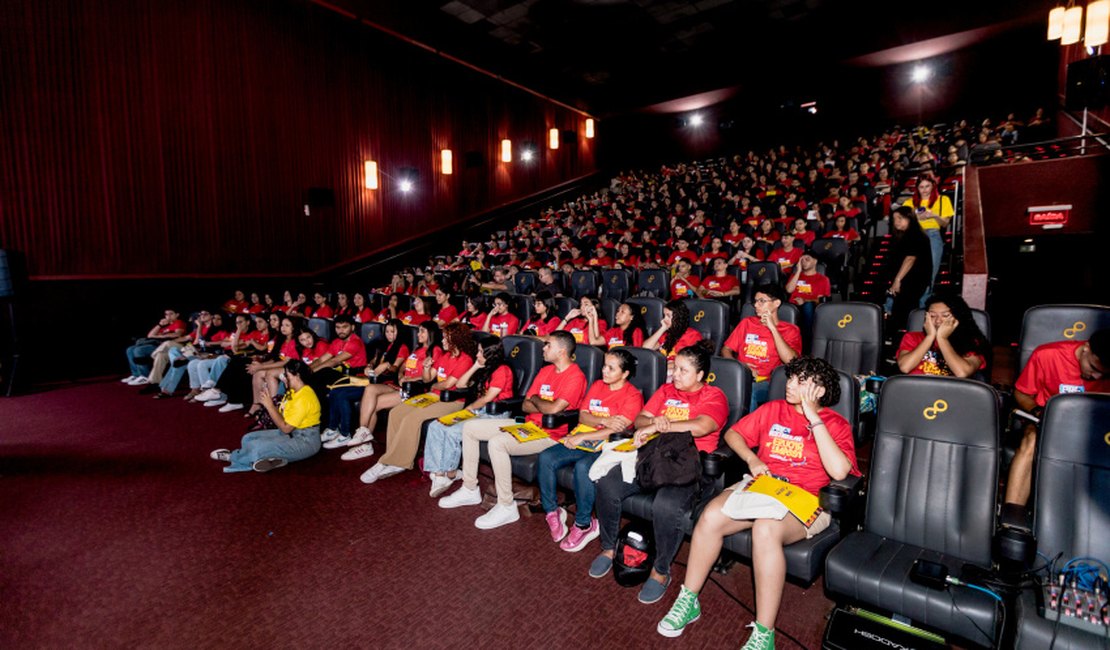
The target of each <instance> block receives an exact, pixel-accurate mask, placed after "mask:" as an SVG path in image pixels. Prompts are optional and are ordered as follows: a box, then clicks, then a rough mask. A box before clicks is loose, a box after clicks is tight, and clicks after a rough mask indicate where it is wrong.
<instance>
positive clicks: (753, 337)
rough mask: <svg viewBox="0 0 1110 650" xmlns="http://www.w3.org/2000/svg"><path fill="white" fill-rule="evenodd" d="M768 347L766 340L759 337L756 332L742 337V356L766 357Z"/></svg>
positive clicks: (752, 357)
mask: <svg viewBox="0 0 1110 650" xmlns="http://www.w3.org/2000/svg"><path fill="white" fill-rule="evenodd" d="M768 349H769V346H768V345H767V341H764V340H763V339H761V338H759V335H758V334H748V335H746V336H745V337H744V356H746V357H748V358H751V359H766V358H767V351H768Z"/></svg>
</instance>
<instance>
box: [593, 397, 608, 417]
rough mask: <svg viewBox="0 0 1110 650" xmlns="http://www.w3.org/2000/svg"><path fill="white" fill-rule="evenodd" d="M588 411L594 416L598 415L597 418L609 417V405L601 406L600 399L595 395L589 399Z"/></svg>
mask: <svg viewBox="0 0 1110 650" xmlns="http://www.w3.org/2000/svg"><path fill="white" fill-rule="evenodd" d="M589 411H590V413H592V414H593V415H594V417H599V418H607V417H609V407H608V406H602V405H601V400H600V399H597V398H596V397H595V398H593V399H591V400H590V408H589Z"/></svg>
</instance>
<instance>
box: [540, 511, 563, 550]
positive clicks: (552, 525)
mask: <svg viewBox="0 0 1110 650" xmlns="http://www.w3.org/2000/svg"><path fill="white" fill-rule="evenodd" d="M545 519H547V529H548V530H550V531H551V541H553V542H555V543H556V544H558V543H559V540H561V539H563V538H564V537H566V536H567V523H566V522H567V511H566V510H564V509H563V508H559V509H558V510H556V511H555V512H549V513H547V516H546V517H545Z"/></svg>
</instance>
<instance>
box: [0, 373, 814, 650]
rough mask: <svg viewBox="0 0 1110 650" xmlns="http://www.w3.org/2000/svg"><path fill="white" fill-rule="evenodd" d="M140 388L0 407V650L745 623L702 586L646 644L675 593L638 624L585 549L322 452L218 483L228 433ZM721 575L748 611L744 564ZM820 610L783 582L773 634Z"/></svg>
mask: <svg viewBox="0 0 1110 650" xmlns="http://www.w3.org/2000/svg"><path fill="white" fill-rule="evenodd" d="M136 390H137V389H134V388H131V387H128V386H124V385H122V384H118V383H93V384H85V385H77V386H72V387H67V388H63V389H58V390H53V391H50V392H45V393H40V394H37V395H31V396H26V397H19V398H13V399H0V422H2V423H3V424H2V425H0V431H2V433H0V502H2V504H3V507H2V509H0V540H2V547H0V548H2V550H0V601H2V602H3V607H0V646H3V647H8V648H23V647H59V646H85V647H87V646H97V647H102V646H146V647H149V646H156V647H195V646H206V647H212V646H231V645H235V646H248V645H249V646H271V645H272V646H280V647H291V646H299V647H305V646H311V647H319V646H335V645H348V646H353V645H358V646H364V647H383V648H392V647H402V646H410V647H425V648H446V647H459V646H460V644H463V645H465V646H477V647H491V648H496V647H555V646H559V645H563V644H564V643H567V642H569V643H571V644H574V645H575V646H578V647H633V646H635V647H660V648H680V647H724V646H731V647H737V646H739V644H740V642H741V641H742V640H743V639H744V638H746V636H747V631H746V630H745V629H744V627H743V626H744V625H746V624H747V623H749V622H750V621H751V615H750V614H748V613H747V612H745V611H744V610H743V609H742V608H741V607H740V606H739V605H737V604H736V603H734V602H733V601H732V600H730V599H728V598H727V597H726V596H725V595H724V594H722V593H721V592H720V590H718V589H717V588H716V587H713V586H712V585H710V586H707V587H706V589H705V591H704V594H703V597H702V607H703V613H702V619H701V620H700V621H698V622H697V623H695V624H694V625H693V626H692V627H691V628H690V629H689V630H688V631H687V632H686V634H685V635H683V636H682V637H681V638H680V639H676V640H669V639H664V638H663V637H661V636H659V635H658V634H657V633H656V632H655V625H656V623H658V621H659V619H661V618H662V617H663V615H664V614H665V613H666V611H667V608H668V607H669V606H670V603H671V602H672V600H673V598H674V596H675V594H677V586H676V585H672V587H671V588H670V590H669V591H668V594H667V597H666V598H665V599H664V600H663V601H661V602H660V603H657V604H655V605H650V606H649V605H641V604H640V603H638V602H637V601H636V591H635V590H634V589H624V588H622V587H620V586H618V585H617V584H616V583H615V582H614V581H613V580H612V579H611V578H608V577H607V578H605V579H602V580H592V579H590V578H589V577H588V576H587V575H586V569H587V567H588V566H589V563H590V561H591V560H592V559H593V556H594V555H595V553H596V551H597V549H598V546H597V542H593V543H592V544H591V546H590V547H589V548H587V549H586V550H585V551H583V552H581V553H566V552H563V551H560V550H559V549H558V548H557V547H556V546H555V545H554V544H552V543H551V541H550V538H549V537H548V535H547V529H546V526H545V525H544V522H543V519H542V518H541V517H539V516H528V515H527V513H525V516H524V517H523V518H522V520H521V522H519V523H518V524H515V525H511V526H507V527H505V528H501V529H498V530H495V531H480V530H477V529H476V528H474V526H473V520H474V518H475V517H476V516H477V515H478V514H480V513H481V511H480V510H479V509H477V508H464V509H460V510H453V511H444V510H441V509H439V508H438V507H436V505H435V503H434V502H433V500H432V499H429V498H428V496H427V490H428V485H429V484H428V482H427V481H426V480H424V479H423V478H421V477H419V476H418V475H417V473H416V472H406V473H404V474H401V475H399V476H397V477H393V478H389V479H386V480H384V481H382V482H380V483H377V484H375V485H370V486H366V485H363V484H362V483H360V482H359V481H358V474H359V473H360V472H361V471H362V470H363V469H365V468H366V467H368V466H369V465H370V464H371V463H370V461H363V462H360V463H346V462H343V461H340V460H339V458H338V452H329V451H324V452H322V453H321V455H319V456H317V457H315V458H312V459H309V460H307V461H303V462H300V463H294V464H292V465H290V466H289V467H286V468H283V469H281V470H277V471H274V472H272V473H269V474H257V473H253V472H248V473H242V474H231V475H225V474H223V473H222V472H221V471H220V468H221V466H222V464H220V463H217V462H215V461H212V460H209V459H208V457H207V455H208V452H209V451H210V450H211V449H214V448H216V447H231V448H234V447H236V446H237V442H238V438H239V435H240V434H241V432H242V428H243V427H244V426H245V425H244V423H245V420H244V419H243V418H242V417H240V416H239V415H237V414H229V415H221V414H218V413H215V412H214V411H215V409H206V408H203V407H201V406H198V405H192V404H186V403H185V402H183V401H181V400H171V401H158V400H153V399H150V398H149V397H147V396H140V395H137V394H136ZM377 446H378V449H379V452H380V450H381V445H380V444H378V445H377ZM684 557H685V547H684V549H683V552H682V554H680V556H679V559H680V560H682V559H684ZM674 575H675V578H676V580H680V579H681V576H682V569H681V568H678V567H676V569H675V574H674ZM718 578H719V579H720V580H721V582H722V584H724V585H725V586H726V587H727V588H728V589H729V590H730V591H732V592H733V593H734V594H736V595H737V596H738V597H739V598H740V599H741V600H742V601H743V602H744V603H746V604H747V605H749V606H752V605H753V602H754V599H753V596H752V593H751V572H750V570H749V569H748V567H747V566H744V565H737V566H736V567H735V568H734V569H733V570H732V571H731V572H730V573H729V575H727V576H723V577H721V576H718ZM830 608H831V603H830V602H829V601H828V600H827V599H826V598H825V597H824V595H823V593H822V588H821V583H820V582H818V583H817V584H816V585H814V586H813V587H811V588H810V589H801V588H799V587H796V586H793V585H788V586H787V590H786V594H785V597H784V606H783V611H782V612H781V613H780V616H779V626H780V628H781V629H783V630H785V631H786V632H788V633H790V634H792V635H794V636H795V637H797V638H798V639H799V640H800V641H801V642H802V643H804V644H805V646H806V647H808V648H818V647H820V637H821V633H822V631H823V629H824V617H825V615H826V614H827V612H828V611H829V609H830ZM777 641H778V643H777V647H779V648H794V647H796V646H795V645H794V644H793V643H791V642H790V641H789V640H788V639H786V638H785V637H784V636H783V635H779V637H778V639H777ZM572 647H573V646H572Z"/></svg>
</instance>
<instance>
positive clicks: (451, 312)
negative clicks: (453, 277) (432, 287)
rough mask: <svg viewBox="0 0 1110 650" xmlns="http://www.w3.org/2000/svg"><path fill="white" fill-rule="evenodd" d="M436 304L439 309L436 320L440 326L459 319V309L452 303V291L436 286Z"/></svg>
mask: <svg viewBox="0 0 1110 650" xmlns="http://www.w3.org/2000/svg"><path fill="white" fill-rule="evenodd" d="M435 296H436V304H438V305H439V311H438V312H437V313H436V319H435V320H436V322H437V323H439V326H440V327H443V326H444V325H447V324H448V323H454V322H455V321H457V320H459V310H458V309H455V306H454V305H452V304H451V292H450V291H448V290H447V289H445V288H443V287H436V291H435Z"/></svg>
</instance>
